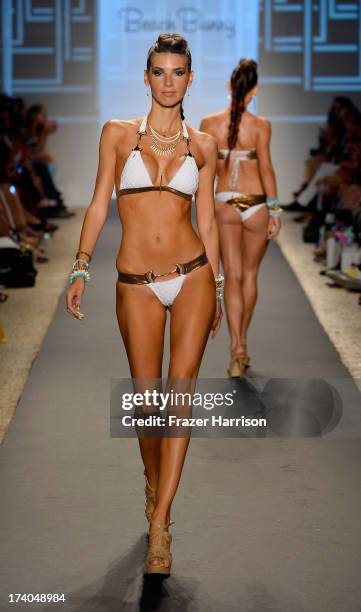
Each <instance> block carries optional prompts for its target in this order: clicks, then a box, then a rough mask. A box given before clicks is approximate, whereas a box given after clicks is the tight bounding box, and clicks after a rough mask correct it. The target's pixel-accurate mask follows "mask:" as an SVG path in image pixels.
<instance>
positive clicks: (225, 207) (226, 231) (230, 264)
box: [217, 203, 244, 350]
mask: <svg viewBox="0 0 361 612" xmlns="http://www.w3.org/2000/svg"><path fill="white" fill-rule="evenodd" d="M217 222H218V233H219V241H220V250H221V259H222V266H223V271H224V305H225V309H226V317H227V325H228V331H229V335H230V339H231V350H233V349H235V348H236V347H237V346H239V344H240V341H241V338H242V319H243V310H244V305H243V291H242V271H243V266H242V257H243V255H242V240H243V226H242V222H241V217H240V214H239V213H238V212H237V211H236V210H234V209H233V208H232V207H231V206H229V204H223V203H222V204H219V205H217Z"/></svg>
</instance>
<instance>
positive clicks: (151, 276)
mask: <svg viewBox="0 0 361 612" xmlns="http://www.w3.org/2000/svg"><path fill="white" fill-rule="evenodd" d="M156 276H157V275H156V274H154V272H153V270H149V272H146V273H145V277H146V279H147V282H148V283H153V282H154V280H155V278H156Z"/></svg>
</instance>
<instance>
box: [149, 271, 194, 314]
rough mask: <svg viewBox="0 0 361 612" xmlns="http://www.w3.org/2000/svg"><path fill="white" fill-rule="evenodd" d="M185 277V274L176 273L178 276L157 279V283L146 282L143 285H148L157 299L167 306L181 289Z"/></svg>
mask: <svg viewBox="0 0 361 612" xmlns="http://www.w3.org/2000/svg"><path fill="white" fill-rule="evenodd" d="M185 277H186V275H185V274H178V276H176V277H175V278H171V279H170V280H165V281H158V282H157V283H147V284H146V285H144V286H145V287H149V289H151V290H152V291H153V293H155V295H156V296H157V298H158V299H159V301H160V302H162V304H164V306H166V308H169V306H171V305H172V304H173V302H174V300H175V299H176V297H177V295H178V293H179V292H180V290H181V289H182V285H183V283H184V279H185Z"/></svg>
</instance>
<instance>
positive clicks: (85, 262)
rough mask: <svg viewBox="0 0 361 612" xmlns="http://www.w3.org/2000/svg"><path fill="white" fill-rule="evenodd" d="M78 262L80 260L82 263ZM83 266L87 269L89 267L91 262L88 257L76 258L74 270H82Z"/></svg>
mask: <svg viewBox="0 0 361 612" xmlns="http://www.w3.org/2000/svg"><path fill="white" fill-rule="evenodd" d="M78 262H80V265H78ZM83 267H85V268H86V269H88V268H89V262H88V261H87V260H86V259H76V260H75V261H74V263H73V270H74V269H77V270H81V269H82V268H83Z"/></svg>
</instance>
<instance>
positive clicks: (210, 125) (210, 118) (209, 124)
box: [200, 111, 224, 134]
mask: <svg viewBox="0 0 361 612" xmlns="http://www.w3.org/2000/svg"><path fill="white" fill-rule="evenodd" d="M223 122H224V111H220V112H218V113H213V114H211V115H206V116H205V117H203V119H202V121H201V125H200V127H201V129H202V130H204V131H205V132H208V133H209V134H212V133H213V132H214V133H215V134H216V133H218V131H219V127H220V125H221V124H222V123H223Z"/></svg>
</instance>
